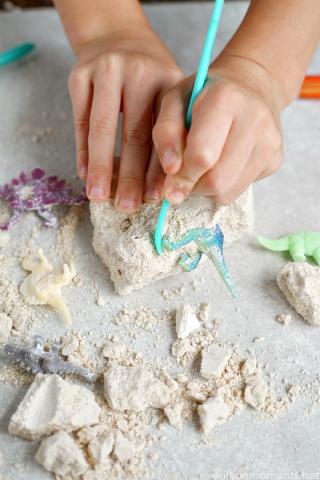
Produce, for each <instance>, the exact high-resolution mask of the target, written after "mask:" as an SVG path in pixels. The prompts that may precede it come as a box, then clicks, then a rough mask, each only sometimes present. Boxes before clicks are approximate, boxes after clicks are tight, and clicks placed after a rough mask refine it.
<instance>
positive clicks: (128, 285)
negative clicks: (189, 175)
mask: <svg viewBox="0 0 320 480" xmlns="http://www.w3.org/2000/svg"><path fill="white" fill-rule="evenodd" d="M90 212H91V221H92V224H93V227H94V233H93V247H94V249H95V251H96V253H97V254H98V255H99V256H100V257H101V259H102V261H103V262H104V263H105V264H106V265H107V267H108V268H109V270H110V274H111V279H112V281H113V283H114V286H115V289H116V291H117V292H118V293H120V294H121V295H123V294H127V293H130V292H131V291H133V290H137V289H139V288H142V287H144V286H146V285H149V284H150V283H152V282H155V281H157V280H159V279H161V278H166V277H168V276H170V275H173V274H176V273H181V268H180V267H179V265H178V264H177V261H178V258H179V256H180V254H181V251H179V250H176V251H171V252H168V251H167V252H165V253H164V254H163V255H161V256H159V255H158V254H157V253H156V251H155V248H154V246H153V244H152V241H151V237H150V235H151V232H153V231H154V229H155V223H156V220H157V217H158V213H159V207H156V206H152V205H147V204H144V205H142V207H141V210H140V212H139V213H134V214H125V213H121V212H118V211H117V210H116V209H115V207H114V205H113V202H112V201H109V202H103V203H93V202H92V203H91V204H90ZM217 223H218V224H219V225H220V226H221V228H222V231H223V233H224V237H225V244H226V245H230V243H232V242H233V241H235V240H238V239H239V238H240V237H241V236H242V235H243V234H245V233H247V232H250V231H252V228H253V206H252V191H251V188H250V189H249V190H247V191H246V192H245V193H244V194H243V195H241V197H240V198H239V199H238V200H237V201H236V202H234V203H232V204H230V205H216V204H214V203H213V201H212V200H211V199H210V198H205V197H200V196H196V195H194V196H191V197H188V198H187V199H186V200H185V201H184V202H183V203H182V204H181V205H179V206H172V208H171V209H170V210H169V212H168V217H167V222H166V225H165V229H164V234H165V235H166V236H168V238H170V239H173V240H175V239H178V238H180V237H181V236H182V235H183V234H184V233H185V232H186V231H187V230H190V229H193V228H202V227H206V228H211V227H213V226H214V225H216V224H217ZM196 251H197V245H196V244H195V243H194V242H193V243H190V244H189V245H187V246H186V248H185V252H186V253H188V254H191V255H194V254H195V253H196Z"/></svg>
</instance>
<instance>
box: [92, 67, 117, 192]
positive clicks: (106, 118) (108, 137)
mask: <svg viewBox="0 0 320 480" xmlns="http://www.w3.org/2000/svg"><path fill="white" fill-rule="evenodd" d="M120 103H121V79H120V76H119V77H118V78H117V74H116V72H115V71H113V77H112V79H110V77H106V76H102V75H100V76H98V77H97V79H96V80H95V82H94V92H93V102H92V108H91V115H90V129H89V140H88V145H89V165H88V177H87V195H88V197H89V199H90V200H94V201H104V200H106V199H107V198H108V197H109V195H110V186H111V178H112V162H113V154H114V148H115V142H116V132H117V125H118V118H119V111H120Z"/></svg>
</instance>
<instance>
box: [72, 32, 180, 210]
mask: <svg viewBox="0 0 320 480" xmlns="http://www.w3.org/2000/svg"><path fill="white" fill-rule="evenodd" d="M77 54H78V61H77V64H76V65H75V67H74V68H73V70H72V72H71V74H70V78H69V89H70V94H71V99H72V105H73V112H74V124H75V137H76V150H77V170H78V174H79V176H80V178H82V179H85V180H86V191H87V195H88V197H89V199H90V200H93V201H104V200H106V199H107V198H109V196H110V186H111V180H112V171H113V156H114V148H115V141H116V131H117V124H118V119H119V113H120V112H122V113H123V130H122V149H121V159H120V171H119V180H118V185H117V189H116V196H115V204H116V207H117V208H118V209H120V210H122V211H126V212H132V211H136V210H138V209H139V207H140V204H141V201H142V198H143V199H144V201H148V202H158V201H159V200H160V199H161V195H162V188H163V181H164V173H163V171H162V168H161V165H160V162H159V160H158V158H157V156H156V154H155V153H154V152H153V151H152V127H153V124H154V121H155V116H156V114H157V111H158V110H159V108H160V101H161V98H162V97H163V96H164V93H165V92H166V91H167V90H168V89H169V88H171V87H172V86H173V85H175V84H176V83H177V82H178V81H179V80H181V78H182V73H181V71H180V70H179V68H178V67H177V65H176V63H175V61H174V59H173V57H172V56H171V54H170V52H169V51H168V49H167V48H166V47H165V45H164V44H163V43H162V42H161V41H160V39H159V38H158V37H157V36H156V35H155V33H154V32H153V31H152V30H151V28H148V27H146V28H141V27H140V28H137V27H133V28H129V29H126V30H122V31H118V32H117V33H115V34H113V35H112V36H111V35H110V36H108V35H106V36H105V37H99V38H97V39H96V40H94V41H91V42H90V43H88V44H85V45H83V46H81V48H79V49H78V51H77Z"/></svg>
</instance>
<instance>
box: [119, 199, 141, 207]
mask: <svg viewBox="0 0 320 480" xmlns="http://www.w3.org/2000/svg"><path fill="white" fill-rule="evenodd" d="M118 207H119V208H121V209H123V210H133V209H135V208H136V207H137V201H136V199H135V198H133V197H123V198H120V200H119V202H118Z"/></svg>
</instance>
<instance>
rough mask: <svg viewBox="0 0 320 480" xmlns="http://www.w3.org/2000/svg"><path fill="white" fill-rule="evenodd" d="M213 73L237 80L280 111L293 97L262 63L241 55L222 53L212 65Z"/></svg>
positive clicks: (211, 70) (211, 71)
mask: <svg viewBox="0 0 320 480" xmlns="http://www.w3.org/2000/svg"><path fill="white" fill-rule="evenodd" d="M209 72H210V73H211V74H212V75H219V74H221V75H222V76H224V77H225V78H230V80H233V81H237V82H238V83H240V84H242V85H243V86H245V87H246V88H250V90H252V91H253V92H255V93H256V94H257V95H259V96H261V97H263V98H264V99H265V100H266V102H267V103H268V104H269V105H270V106H271V108H272V109H273V110H274V111H276V112H278V113H280V112H281V110H283V109H284V108H285V107H286V106H287V105H288V104H289V103H290V102H291V101H292V99H291V98H290V96H289V95H288V94H287V92H286V91H285V90H284V89H283V87H282V85H280V84H279V82H278V81H277V80H276V79H275V78H274V77H273V76H272V74H271V73H270V72H269V71H268V70H267V69H266V68H265V67H264V66H263V65H262V64H260V63H258V62H256V61H255V60H253V59H251V58H250V57H244V56H240V55H232V54H230V53H228V54H223V53H222V54H221V55H220V56H219V57H218V58H217V59H216V60H215V61H214V62H213V63H212V64H211V66H210V69H209Z"/></svg>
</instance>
